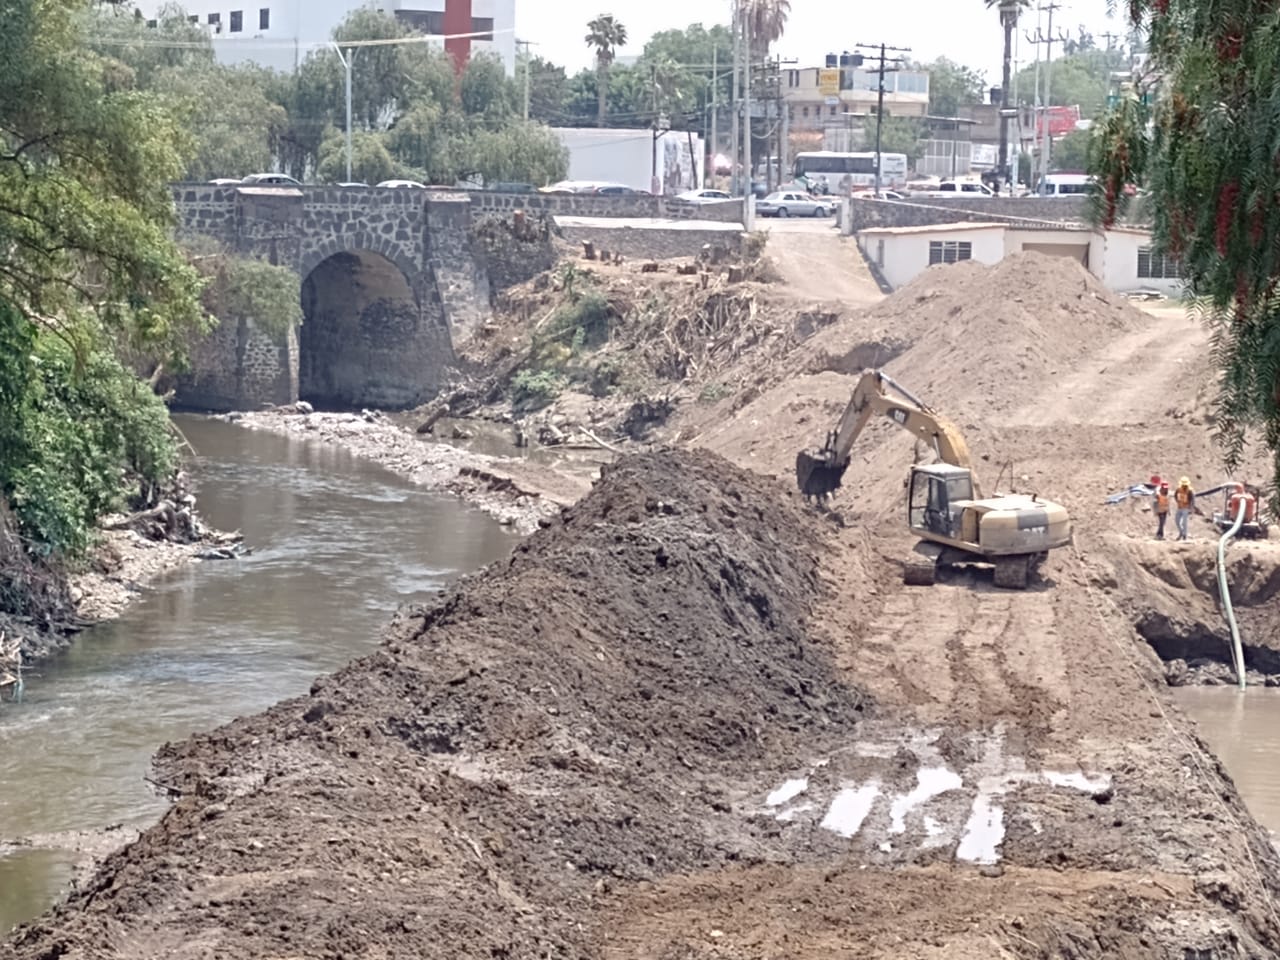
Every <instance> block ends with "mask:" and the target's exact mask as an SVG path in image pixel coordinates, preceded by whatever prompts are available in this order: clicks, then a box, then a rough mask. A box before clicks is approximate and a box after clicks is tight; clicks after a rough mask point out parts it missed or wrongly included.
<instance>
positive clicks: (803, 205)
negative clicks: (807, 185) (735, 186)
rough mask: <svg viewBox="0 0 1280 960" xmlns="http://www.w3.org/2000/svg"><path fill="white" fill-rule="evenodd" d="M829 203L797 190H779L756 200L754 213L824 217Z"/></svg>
mask: <svg viewBox="0 0 1280 960" xmlns="http://www.w3.org/2000/svg"><path fill="white" fill-rule="evenodd" d="M830 211H831V207H830V205H829V204H828V203H827V202H826V201H825V200H822V199H815V198H814V197H811V196H809V195H808V194H807V193H801V192H800V191H798V190H779V191H777V192H775V193H771V194H769V195H768V196H767V197H765V198H764V199H763V200H757V201H756V213H758V214H760V216H762V217H825V216H826V215H827V214H828V213H829V212H830Z"/></svg>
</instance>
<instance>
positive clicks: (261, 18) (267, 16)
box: [258, 7, 271, 30]
mask: <svg viewBox="0 0 1280 960" xmlns="http://www.w3.org/2000/svg"><path fill="white" fill-rule="evenodd" d="M258 29H259V30H270V29H271V8H270V7H263V8H262V9H261V10H259V11H258Z"/></svg>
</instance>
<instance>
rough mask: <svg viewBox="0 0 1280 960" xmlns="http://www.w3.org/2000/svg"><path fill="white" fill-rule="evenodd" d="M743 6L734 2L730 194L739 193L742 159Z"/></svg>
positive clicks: (736, 1) (739, 0)
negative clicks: (741, 70) (740, 65)
mask: <svg viewBox="0 0 1280 960" xmlns="http://www.w3.org/2000/svg"><path fill="white" fill-rule="evenodd" d="M741 47H742V4H741V0H733V98H732V99H733V103H732V105H731V106H732V108H733V109H732V112H731V114H730V121H729V122H730V133H729V140H730V143H729V192H730V193H731V194H737V192H738V159H739V158H740V157H741V155H742V154H741V150H742V137H741V131H740V129H739V123H738V120H739V117H740V116H741V113H742V76H741V73H740V71H739V62H740V60H741V58H742V49H741Z"/></svg>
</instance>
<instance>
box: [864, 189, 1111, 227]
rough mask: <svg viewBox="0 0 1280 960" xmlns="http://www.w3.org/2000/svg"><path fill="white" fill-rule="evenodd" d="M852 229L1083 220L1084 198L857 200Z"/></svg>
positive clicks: (1085, 210)
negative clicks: (937, 224) (939, 224)
mask: <svg viewBox="0 0 1280 960" xmlns="http://www.w3.org/2000/svg"><path fill="white" fill-rule="evenodd" d="M849 210H850V211H851V214H850V215H851V222H852V231H853V232H855V233H856V232H858V231H860V230H868V229H872V228H875V227H924V226H930V225H932V224H935V223H991V222H993V221H1001V222H1003V221H1008V222H1026V221H1032V222H1048V223H1062V222H1072V223H1083V222H1084V221H1085V219H1086V213H1087V207H1086V204H1085V201H1084V200H1083V199H1081V198H1074V197H1064V198H1062V199H1052V200H1049V199H1045V198H1042V197H1040V198H1037V197H1023V198H1021V199H1014V198H1011V197H1010V198H999V197H996V198H987V199H981V198H973V199H967V198H961V197H956V198H951V197H948V198H946V199H945V200H944V199H933V198H929V199H920V200H911V199H908V200H854V201H851V202H850V204H849Z"/></svg>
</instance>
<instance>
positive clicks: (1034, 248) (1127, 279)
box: [857, 201, 1183, 297]
mask: <svg viewBox="0 0 1280 960" xmlns="http://www.w3.org/2000/svg"><path fill="white" fill-rule="evenodd" d="M860 202H864V203H865V202H868V201H860ZM857 238H858V246H859V248H860V249H861V250H862V252H863V255H864V256H865V257H866V258H867V260H868V262H870V263H872V264H874V265H875V266H876V267H877V268H878V269H879V271H880V273H881V274H882V275H883V276H884V279H885V281H886V282H887V283H888V284H889V286H891V287H893V289H895V290H896V289H898V288H899V287H901V286H904V285H905V284H907V283H910V282H911V281H912V280H914V279H915V278H916V277H917V276H918V275H919V274H920V273H922V272H923V271H925V270H927V269H928V268H929V267H931V266H933V265H934V264H939V263H955V262H956V261H959V260H977V261H979V262H980V263H987V264H992V263H998V262H999V261H1000V260H1002V259H1004V258H1005V257H1006V256H1008V255H1010V254H1014V253H1023V252H1034V253H1043V254H1047V255H1049V256H1060V257H1071V258H1072V259H1074V260H1077V261H1079V262H1080V263H1081V264H1083V265H1084V267H1085V268H1086V269H1088V270H1089V272H1090V273H1092V274H1093V275H1094V276H1095V277H1097V278H1098V279H1099V280H1100V281H1101V282H1102V283H1103V285H1105V286H1106V287H1107V288H1108V289H1110V290H1113V291H1115V292H1116V293H1133V292H1137V291H1139V290H1152V291H1156V292H1159V293H1162V294H1164V295H1165V296H1170V297H1178V296H1181V295H1182V292H1183V283H1182V279H1181V272H1180V269H1179V267H1178V264H1177V263H1176V262H1175V261H1173V260H1172V259H1170V258H1167V257H1163V256H1161V255H1160V254H1158V253H1156V252H1155V251H1154V250H1153V249H1152V246H1151V234H1150V233H1148V232H1147V231H1145V230H1138V229H1134V228H1129V227H1119V228H1116V229H1113V230H1106V231H1101V230H1095V229H1093V228H1091V227H1088V226H1085V225H1084V224H1078V225H1075V224H1072V225H1063V226H1061V227H1048V226H1045V227H1039V226H1035V225H1025V226H1024V225H1022V224H1011V223H941V224H930V225H928V226H921V227H872V228H869V229H866V230H860V231H858V234H857Z"/></svg>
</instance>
